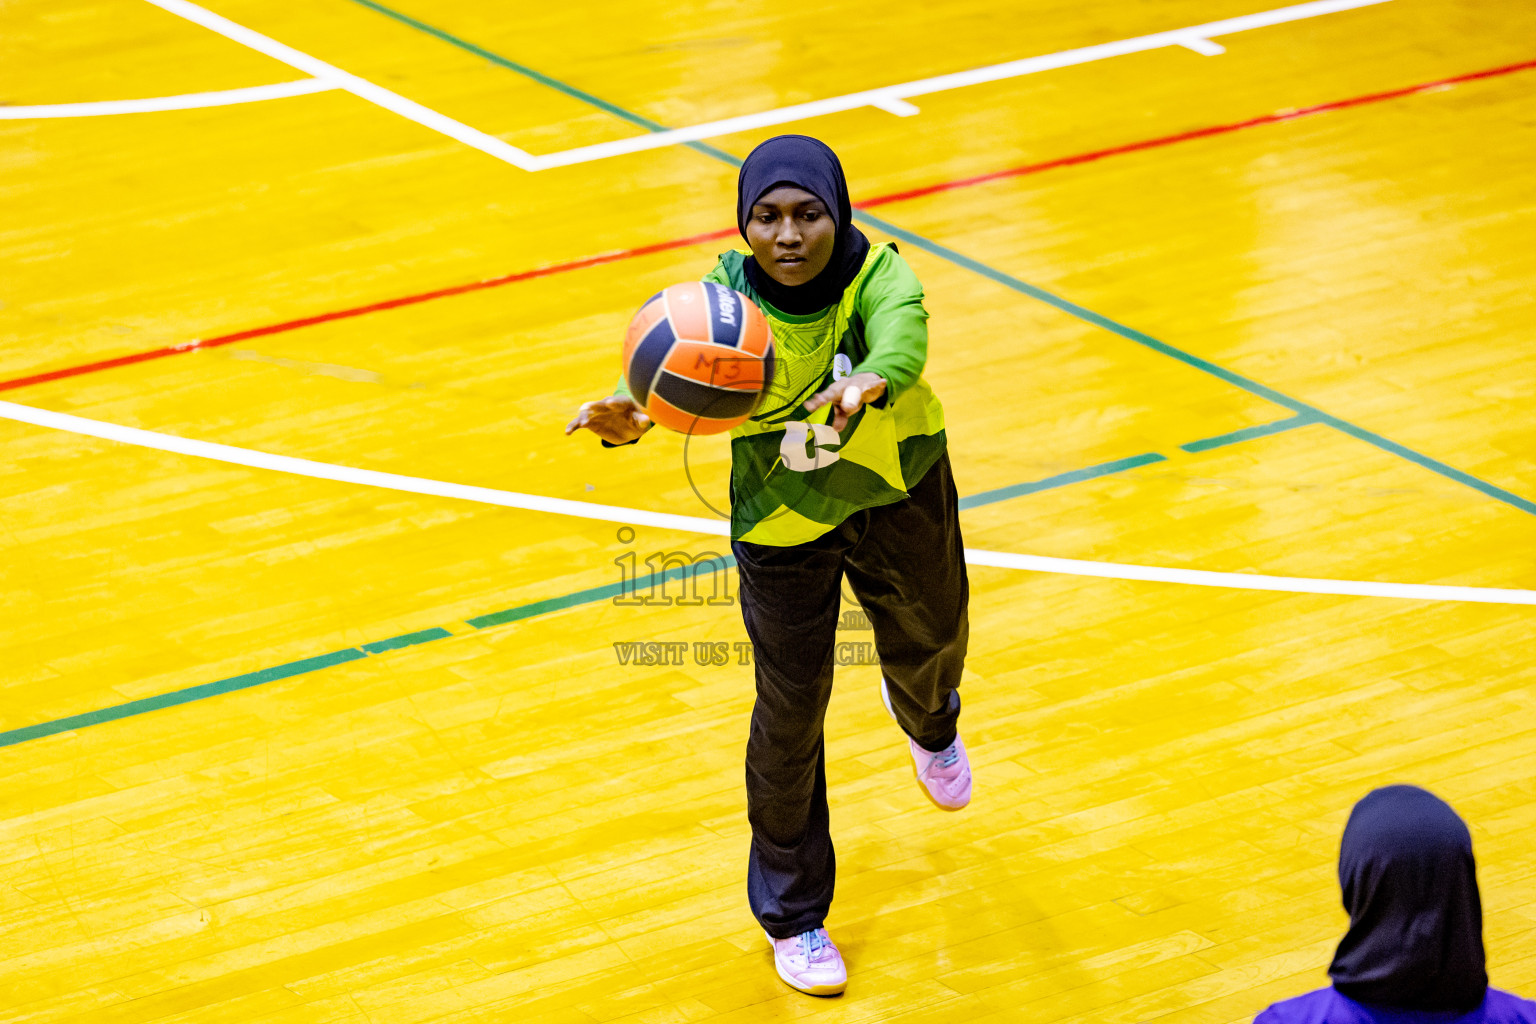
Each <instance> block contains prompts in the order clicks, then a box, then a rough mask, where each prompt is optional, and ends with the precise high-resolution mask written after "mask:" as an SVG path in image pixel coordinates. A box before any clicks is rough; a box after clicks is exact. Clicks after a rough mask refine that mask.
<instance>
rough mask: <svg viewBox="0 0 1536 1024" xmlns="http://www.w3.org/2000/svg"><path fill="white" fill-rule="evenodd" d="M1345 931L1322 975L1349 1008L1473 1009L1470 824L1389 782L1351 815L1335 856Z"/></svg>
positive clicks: (1475, 909) (1481, 987)
mask: <svg viewBox="0 0 1536 1024" xmlns="http://www.w3.org/2000/svg"><path fill="white" fill-rule="evenodd" d="M1339 885H1340V886H1342V887H1343V890H1344V909H1345V910H1347V911H1349V931H1348V932H1346V933H1345V935H1344V939H1343V941H1341V942H1340V943H1339V949H1338V952H1337V953H1336V954H1335V955H1334V958H1333V964H1332V965H1331V966H1330V967H1329V968H1328V973H1329V974H1330V975H1331V976H1332V977H1333V987H1334V988H1336V989H1337V990H1338V991H1339V992H1341V993H1343V994H1344V995H1346V996H1348V997H1349V998H1350V999H1353V1000H1355V1001H1356V1002H1360V1003H1366V1004H1374V1005H1377V1006H1385V1007H1393V1008H1398V1009H1409V1010H1462V1011H1468V1010H1475V1009H1476V1008H1477V1007H1478V1006H1479V1005H1481V1003H1482V1001H1483V996H1484V994H1485V993H1486V992H1487V990H1488V974H1487V972H1486V970H1485V967H1484V960H1483V907H1482V900H1481V899H1480V898H1479V896H1478V891H1477V866H1476V864H1475V863H1474V862H1473V859H1472V835H1471V833H1470V832H1468V831H1467V826H1466V824H1465V823H1464V822H1462V820H1461V819H1460V818H1459V817H1457V816H1456V812H1455V811H1453V810H1451V808H1450V805H1448V804H1447V803H1445V801H1443V800H1441V799H1440V798H1439V797H1437V796H1435V795H1434V794H1433V793H1428V792H1426V791H1424V790H1422V789H1419V788H1418V787H1417V786H1387V787H1385V788H1383V789H1378V790H1375V791H1373V792H1371V793H1370V794H1368V795H1367V796H1366V797H1365V799H1363V800H1361V801H1360V802H1359V803H1358V804H1356V805H1355V809H1354V810H1353V811H1352V812H1350V815H1349V824H1348V825H1346V826H1345V827H1344V841H1343V844H1342V846H1341V847H1340V850H1339Z"/></svg>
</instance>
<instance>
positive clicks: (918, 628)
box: [566, 135, 971, 995]
mask: <svg viewBox="0 0 1536 1024" xmlns="http://www.w3.org/2000/svg"><path fill="white" fill-rule="evenodd" d="M736 220H737V224H738V225H739V226H740V228H741V233H742V235H743V237H745V239H746V241H747V244H748V246H749V247H750V252H748V251H744V250H743V251H734V252H728V253H725V254H724V255H722V256H721V257H720V261H719V263H718V265H717V266H716V267H715V269H714V270H713V271H712V272H711V273H710V274H709V275H708V276H707V277H706V278H705V280H708V281H717V282H719V283H721V284H724V285H728V286H729V287H731V288H734V289H736V290H737V291H739V292H743V293H745V294H746V295H747V296H748V297H749V298H751V299H752V300H753V301H754V302H756V303H757V305H758V306H759V307H760V308H761V309H762V311H763V313H764V314H765V315H766V316H767V317H768V322H769V324H770V326H771V327H772V329H773V335H774V339H775V350H776V360H777V365H776V367H775V373H774V378H775V379H774V381H773V384H772V386H771V387H770V388H769V390H768V392H767V393H766V394H765V396H764V398H763V400H762V402H761V403H760V405H759V406H758V409H757V412H756V413H755V414H754V416H753V417H752V419H750V420H749V421H747V422H746V423H744V424H743V425H741V426H739V427H737V428H736V429H735V430H733V431H732V436H731V493H732V503H731V536H732V545H731V547H732V550H733V551H734V552H735V555H736V562H737V566H738V568H739V572H740V575H741V606H742V617H743V618H744V619H745V621H746V628H747V635H748V636H749V637H750V638H751V641H752V645H753V652H754V655H755V657H754V662H755V665H756V675H757V700H756V703H755V705H754V706H753V709H752V726H751V733H750V735H749V738H748V740H747V816H748V820H749V821H750V823H751V826H752V846H751V852H750V855H749V859H748V867H747V896H748V900H749V902H750V904H751V907H752V912H753V914H754V915H755V916H756V917H757V920H758V921H759V922H760V923H761V924H762V926H763V929H764V931H765V932H766V933H767V935H768V938H769V941H770V942H771V943H772V944H773V952H774V963H775V966H776V967H777V969H778V973H779V976H780V977H782V978H783V979H784V980H785V981H786V982H787V983H788V984H790V985H791V986H793V987H795V988H797V989H799V990H800V991H802V992H809V993H811V994H813V995H835V994H837V993H839V992H842V991H843V989H844V988H845V986H846V985H847V981H848V975H847V971H846V968H845V967H844V965H843V960H842V956H841V954H840V953H839V952H838V949H837V947H836V946H835V945H834V944H833V943H832V941H831V939H829V938H828V936H827V932H826V928H825V927H824V924H825V921H826V917H827V913H828V911H829V909H830V908H831V905H832V888H833V877H834V873H835V861H834V857H833V852H832V839H831V835H830V832H829V828H828V811H827V781H826V763H825V753H824V745H823V738H822V724H823V719H824V716H825V714H826V710H827V702H828V699H829V698H830V697H831V693H832V668H833V649H834V645H835V632H836V629H837V621H838V604H839V596H840V587H841V581H842V578H843V576H844V575H845V574H846V576H847V578H848V582H849V584H850V585H851V586H852V588H853V592H854V594H855V595H856V596H857V597H858V599H859V602H860V604H862V605H863V607H864V609H865V611H866V612H867V614H868V615H869V619H870V622H871V624H872V625H873V627H874V634H875V648H876V651H877V653H878V654H879V657H880V663H881V667H882V670H883V673H884V680H883V681H882V683H881V693H882V697H883V699H884V700H885V705H886V708H887V710H889V711H890V713H891V714H892V716H893V717H894V718H895V719H896V721H897V723H898V724H899V725H900V726H901V728H902V730H903V731H904V732H906V734H907V736H908V737H909V745H910V748H911V752H912V758H913V763H914V768H915V771H916V774H917V778H918V781H919V782H920V783H921V784H922V786H923V788H924V790H925V791H926V793H927V794H928V796H929V797H930V799H932V800H933V802H934V803H936V804H937V805H939V806H940V807H942V808H946V809H950V810H958V809H959V808H961V807H964V806H965V805H966V803H967V802H969V800H970V796H971V771H970V763H969V760H968V759H967V757H966V753H965V746H964V745H963V744H962V743H961V741H960V736H959V733H958V732H957V731H956V726H957V722H958V720H959V717H960V698H959V694H958V693H957V692H956V687H957V686H958V685H959V683H960V672H961V668H962V666H963V664H964V661H965V652H966V642H967V638H968V632H969V625H968V619H967V610H966V606H967V601H968V598H969V586H968V583H967V579H966V573H965V560H964V554H963V551H962V544H961V539H960V523H959V518H958V515H957V498H956V494H955V485H954V480H953V478H952V477H951V476H950V466H949V458H948V454H947V452H946V450H945V438H944V412H943V409H942V407H941V406H940V405H939V401H938V399H937V398H936V397H935V396H934V394H933V391H932V390H931V389H930V388H929V387H928V384H927V383H926V382H925V381H924V380H923V378H922V376H921V374H922V370H923V364H924V362H925V361H926V359H927V352H928V328H927V319H928V313H927V311H926V310H925V309H924V308H923V303H922V300H923V291H922V286H921V285H920V284H919V283H918V281H917V278H916V276H915V275H914V274H913V273H912V270H911V268H909V267H908V266H907V263H906V261H905V260H904V259H902V257H901V256H900V255H899V254H898V253H897V251H896V247H895V246H894V245H891V244H889V243H881V244H879V245H871V244H870V242H869V239H867V238H866V237H865V236H864V234H863V233H862V232H861V231H859V229H858V228H856V227H855V226H854V224H853V211H852V207H851V205H850V202H849V198H848V186H847V183H846V181H845V180H844V178H843V169H842V165H841V164H840V163H839V161H838V159H837V156H836V154H834V153H833V152H832V150H831V149H829V148H827V146H825V145H824V144H822V143H821V142H819V141H817V140H815V139H811V138H807V137H805V136H803V135H783V136H779V137H778V138H774V139H769V140H768V141H767V142H764V143H763V144H762V145H760V146H758V147H757V148H756V149H754V150H753V151H752V153H751V154H750V155H749V156H748V157H747V160H746V162H745V163H744V164H743V165H742V168H741V177H740V179H739V182H738V192H737V208H736ZM650 426H651V423H650V420H649V419H648V418H647V417H646V415H645V414H644V412H643V411H642V410H641V408H640V407H639V406H638V405H637V404H636V403H635V401H634V400H633V398H631V397H630V395H629V393H628V392H627V390H625V389H624V387H623V386H622V383H621V386H620V388H619V389H618V393H617V394H615V395H613V396H612V397H609V398H606V399H602V400H600V401H595V402H587V403H585V404H583V405H582V407H581V409H580V410H579V412H578V413H577V416H576V419H575V420H573V421H572V422H571V423H570V424H569V425H568V426H567V427H566V433H567V434H570V433H572V432H574V431H575V430H577V429H580V428H582V427H585V428H587V429H588V430H591V431H592V432H593V433H595V434H597V435H598V437H600V438H602V440H603V441H604V443H605V444H608V445H619V444H629V443H633V442H635V441H637V440H639V438H640V436H641V435H642V434H644V433H645V431H646V430H648V429H650ZM808 442H809V443H810V445H811V447H807V443H808Z"/></svg>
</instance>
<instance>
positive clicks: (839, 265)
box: [736, 135, 869, 316]
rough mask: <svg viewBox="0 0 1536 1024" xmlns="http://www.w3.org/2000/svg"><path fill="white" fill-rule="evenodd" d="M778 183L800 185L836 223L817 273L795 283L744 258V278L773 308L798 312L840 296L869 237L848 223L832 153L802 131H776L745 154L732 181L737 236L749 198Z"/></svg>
mask: <svg viewBox="0 0 1536 1024" xmlns="http://www.w3.org/2000/svg"><path fill="white" fill-rule="evenodd" d="M783 185H793V186H795V187H796V188H801V189H804V190H805V191H807V192H809V193H810V194H811V195H813V196H815V197H816V198H817V199H820V200H821V201H822V202H823V203H825V204H827V209H828V210H829V211H831V213H832V222H833V224H835V225H836V226H837V237H836V241H835V243H834V245H833V248H832V258H831V259H830V260H828V261H827V265H826V268H825V269H823V270H822V272H821V273H819V274H817V275H816V276H815V277H813V278H811V279H810V280H809V281H807V282H806V283H805V284H801V285H784V284H780V283H779V282H777V281H775V280H774V279H773V278H772V277H771V276H769V274H768V272H767V271H766V270H764V269H763V268H762V267H760V266H758V264H757V260H755V259H749V260H747V261H746V272H747V283H748V284H750V285H751V286H752V287H753V288H754V289H755V290H756V291H757V293H758V294H759V295H761V296H762V297H763V298H764V299H767V300H768V304H769V305H771V306H772V307H773V308H774V309H777V310H780V311H782V312H785V313H790V314H793V315H795V316H803V315H805V314H807V313H815V312H818V311H820V310H823V309H826V308H827V307H828V306H830V305H832V304H833V303H834V302H836V301H838V300H839V299H841V298H842V297H843V290H844V289H846V288H847V287H848V286H849V285H850V284H852V283H853V279H854V278H855V277H857V276H858V274H859V270H860V269H861V268H862V267H863V266H864V258H865V257H866V256H868V255H869V239H868V238H866V237H864V232H862V231H860V230H859V229H858V228H856V227H854V224H853V204H852V203H851V202H850V201H849V199H848V182H847V180H846V179H845V178H844V177H843V165H842V164H841V163H839V162H838V159H837V154H836V153H834V152H832V150H831V149H829V148H828V147H827V144H826V143H824V142H821V141H819V140H817V139H813V138H811V137H810V136H808V135H779V136H776V137H774V138H771V139H769V140H768V141H767V142H764V143H762V144H761V145H759V146H758V147H757V148H756V149H754V150H752V152H751V153H748V154H747V159H746V161H745V162H744V163H743V164H742V165H741V176H740V177H739V178H738V179H737V181H736V226H737V227H739V228H740V229H741V237H742V238H746V237H747V221H748V220H750V219H751V217H752V204H753V203H755V202H757V201H758V200H759V199H761V198H763V196H765V195H767V194H768V193H769V192H772V191H773V190H774V189H776V188H779V187H780V186H783Z"/></svg>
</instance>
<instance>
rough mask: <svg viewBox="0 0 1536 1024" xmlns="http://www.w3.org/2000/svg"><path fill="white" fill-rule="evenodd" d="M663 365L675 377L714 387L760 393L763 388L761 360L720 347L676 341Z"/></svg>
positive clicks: (737, 350) (735, 350)
mask: <svg viewBox="0 0 1536 1024" xmlns="http://www.w3.org/2000/svg"><path fill="white" fill-rule="evenodd" d="M663 365H664V366H665V367H666V369H668V370H671V371H672V372H673V373H675V374H677V375H678V376H679V377H690V378H692V379H693V380H696V381H698V382H699V383H701V384H713V385H714V386H715V387H717V388H730V389H731V390H733V391H761V390H762V389H763V385H764V380H763V377H764V373H763V370H764V367H763V361H762V360H761V359H759V358H758V357H757V356H755V355H749V354H746V353H743V352H742V351H740V350H739V349H734V348H726V347H725V346H724V345H705V344H701V343H700V342H697V341H679V342H678V343H677V344H675V345H673V346H672V351H671V353H669V354H668V356H667V361H666V362H665V363H664V364H663Z"/></svg>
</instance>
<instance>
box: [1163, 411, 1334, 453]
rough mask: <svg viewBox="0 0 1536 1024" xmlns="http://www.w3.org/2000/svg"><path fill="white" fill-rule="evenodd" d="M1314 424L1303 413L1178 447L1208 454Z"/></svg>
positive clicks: (1311, 418) (1313, 419) (1309, 417)
mask: <svg viewBox="0 0 1536 1024" xmlns="http://www.w3.org/2000/svg"><path fill="white" fill-rule="evenodd" d="M1316 422H1317V419H1316V418H1315V417H1312V416H1308V415H1306V414H1305V413H1297V414H1296V415H1295V416H1288V417H1286V418H1285V419H1283V420H1275V422H1273V423H1261V424H1259V425H1258V426H1256V427H1244V428H1243V429H1242V430H1234V431H1232V432H1231V433H1230V434H1217V435H1216V436H1215V437H1206V438H1202V439H1201V440H1199V441H1191V442H1189V444H1181V445H1179V447H1180V448H1182V449H1184V450H1185V451H1187V452H1208V451H1210V450H1211V449H1212V448H1225V447H1226V446H1227V445H1229V444H1239V443H1241V442H1243V441H1252V440H1253V439H1254V438H1256V437H1268V436H1270V435H1271V434H1282V433H1284V432H1285V431H1287V430H1295V429H1296V428H1297V427H1305V426H1308V425H1310V424H1313V423H1316Z"/></svg>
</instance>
